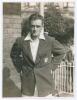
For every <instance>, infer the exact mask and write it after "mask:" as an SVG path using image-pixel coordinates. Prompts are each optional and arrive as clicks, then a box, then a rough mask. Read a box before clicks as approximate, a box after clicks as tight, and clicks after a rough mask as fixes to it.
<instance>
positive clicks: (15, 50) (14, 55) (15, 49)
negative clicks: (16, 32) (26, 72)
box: [10, 38, 23, 73]
mask: <svg viewBox="0 0 77 100" xmlns="http://www.w3.org/2000/svg"><path fill="white" fill-rule="evenodd" d="M10 56H11V59H12V62H13V64H14V66H15V68H16V70H17V72H18V73H20V72H21V69H22V64H23V57H22V49H21V39H20V38H17V39H16V42H15V43H14V44H13V46H12V49H11V53H10Z"/></svg>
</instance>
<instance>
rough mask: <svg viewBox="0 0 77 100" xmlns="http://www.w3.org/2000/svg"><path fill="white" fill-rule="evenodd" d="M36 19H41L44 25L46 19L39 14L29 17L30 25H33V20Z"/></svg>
mask: <svg viewBox="0 0 77 100" xmlns="http://www.w3.org/2000/svg"><path fill="white" fill-rule="evenodd" d="M36 19H40V20H42V24H43V23H44V18H43V16H42V15H40V14H39V13H34V14H32V15H31V16H30V17H29V24H31V21H32V20H36Z"/></svg>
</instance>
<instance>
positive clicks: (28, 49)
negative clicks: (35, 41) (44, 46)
mask: <svg viewBox="0 0 77 100" xmlns="http://www.w3.org/2000/svg"><path fill="white" fill-rule="evenodd" d="M27 53H28V56H29V58H30V59H31V60H32V61H33V57H32V53H31V49H30V41H27ZM33 62H34V61H33Z"/></svg>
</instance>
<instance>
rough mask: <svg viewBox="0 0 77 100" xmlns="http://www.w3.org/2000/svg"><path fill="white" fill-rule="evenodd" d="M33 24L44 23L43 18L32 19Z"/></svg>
mask: <svg viewBox="0 0 77 100" xmlns="http://www.w3.org/2000/svg"><path fill="white" fill-rule="evenodd" d="M31 24H37V25H38V24H42V20H41V19H35V20H32V21H31Z"/></svg>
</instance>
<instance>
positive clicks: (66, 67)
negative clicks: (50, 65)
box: [53, 62, 74, 93]
mask: <svg viewBox="0 0 77 100" xmlns="http://www.w3.org/2000/svg"><path fill="white" fill-rule="evenodd" d="M73 71H74V65H73V63H69V62H62V63H61V64H60V66H59V67H58V69H56V70H55V72H53V77H54V79H55V89H56V90H58V92H59V93H60V92H62V91H63V92H67V93H73Z"/></svg>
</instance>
